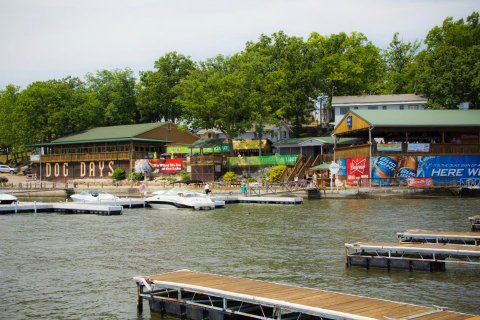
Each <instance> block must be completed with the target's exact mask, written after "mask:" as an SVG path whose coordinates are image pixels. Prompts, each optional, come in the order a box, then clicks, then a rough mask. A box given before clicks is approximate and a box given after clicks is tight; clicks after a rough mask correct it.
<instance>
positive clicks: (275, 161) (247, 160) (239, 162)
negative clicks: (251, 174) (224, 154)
mask: <svg viewBox="0 0 480 320" xmlns="http://www.w3.org/2000/svg"><path fill="white" fill-rule="evenodd" d="M297 160H298V155H296V154H295V155H292V154H285V155H273V156H257V157H229V158H228V164H229V165H230V166H232V167H238V166H269V165H280V164H284V165H294V164H295V163H297Z"/></svg>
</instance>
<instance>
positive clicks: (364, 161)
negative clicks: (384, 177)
mask: <svg viewBox="0 0 480 320" xmlns="http://www.w3.org/2000/svg"><path fill="white" fill-rule="evenodd" d="M361 178H366V179H368V178H370V164H369V161H368V158H366V157H362V158H348V159H347V183H348V184H350V185H357V184H358V180H360V179H361Z"/></svg>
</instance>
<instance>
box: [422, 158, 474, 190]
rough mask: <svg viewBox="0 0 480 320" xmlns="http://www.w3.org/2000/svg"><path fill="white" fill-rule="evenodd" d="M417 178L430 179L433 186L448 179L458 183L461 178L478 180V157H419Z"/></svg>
mask: <svg viewBox="0 0 480 320" xmlns="http://www.w3.org/2000/svg"><path fill="white" fill-rule="evenodd" d="M417 177H419V178H430V177H431V178H433V182H434V184H436V183H437V182H440V181H445V180H448V179H454V180H456V181H457V182H460V180H461V179H462V178H463V179H466V178H480V156H419V157H418V158H417Z"/></svg>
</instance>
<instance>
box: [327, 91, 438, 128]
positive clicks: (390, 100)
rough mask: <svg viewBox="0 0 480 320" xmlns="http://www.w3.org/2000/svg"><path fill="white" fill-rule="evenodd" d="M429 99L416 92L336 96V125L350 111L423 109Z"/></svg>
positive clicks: (333, 104) (334, 123)
mask: <svg viewBox="0 0 480 320" xmlns="http://www.w3.org/2000/svg"><path fill="white" fill-rule="evenodd" d="M427 102H428V99H427V98H425V97H422V96H420V95H416V94H389V95H371V96H334V97H333V98H332V109H333V110H334V122H333V125H334V126H336V125H337V124H338V123H339V122H340V120H341V119H342V118H343V117H344V116H345V115H346V114H347V113H348V112H349V111H357V110H359V111H361V110H423V109H424V108H425V105H426V104H427Z"/></svg>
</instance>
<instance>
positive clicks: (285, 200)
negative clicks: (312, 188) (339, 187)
mask: <svg viewBox="0 0 480 320" xmlns="http://www.w3.org/2000/svg"><path fill="white" fill-rule="evenodd" d="M211 198H212V200H219V201H225V203H227V204H228V203H260V204H301V203H303V198H301V197H263V196H262V197H243V196H219V197H211Z"/></svg>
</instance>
